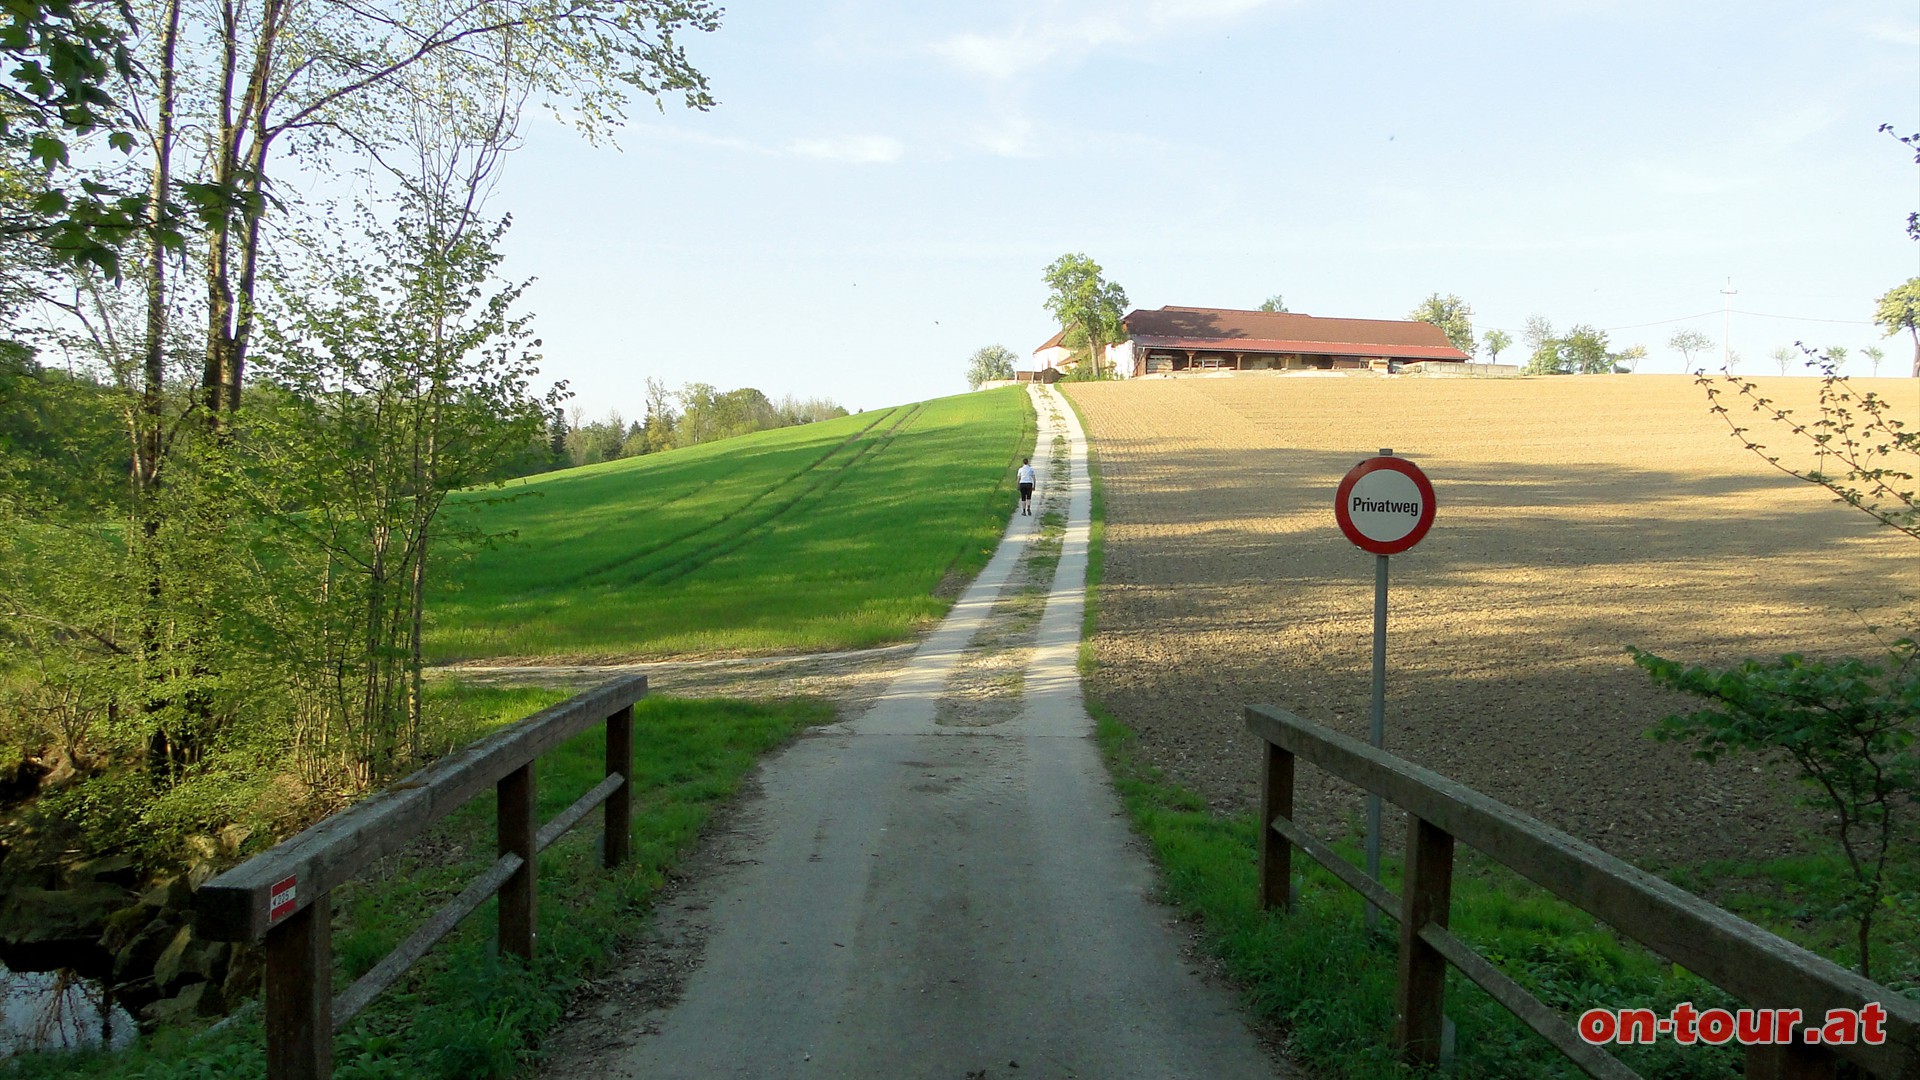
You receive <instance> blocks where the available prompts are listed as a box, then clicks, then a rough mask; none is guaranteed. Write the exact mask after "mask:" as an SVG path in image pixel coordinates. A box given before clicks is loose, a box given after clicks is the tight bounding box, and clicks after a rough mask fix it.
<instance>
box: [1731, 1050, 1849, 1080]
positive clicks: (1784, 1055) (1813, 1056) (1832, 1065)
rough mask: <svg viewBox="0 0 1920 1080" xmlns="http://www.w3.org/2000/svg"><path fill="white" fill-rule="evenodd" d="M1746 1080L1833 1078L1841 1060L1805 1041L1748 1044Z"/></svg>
mask: <svg viewBox="0 0 1920 1080" xmlns="http://www.w3.org/2000/svg"><path fill="white" fill-rule="evenodd" d="M1746 1064H1747V1067H1746V1077H1747V1080H1834V1077H1836V1076H1838V1075H1840V1059H1839V1058H1837V1057H1834V1056H1833V1054H1832V1053H1831V1052H1829V1051H1828V1050H1826V1049H1825V1048H1823V1047H1818V1046H1808V1045H1806V1044H1805V1043H1785V1044H1782V1045H1779V1046H1749V1047H1747V1063H1746Z"/></svg>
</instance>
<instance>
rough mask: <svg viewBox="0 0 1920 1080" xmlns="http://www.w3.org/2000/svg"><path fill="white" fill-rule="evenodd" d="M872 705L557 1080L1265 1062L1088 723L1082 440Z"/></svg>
mask: <svg viewBox="0 0 1920 1080" xmlns="http://www.w3.org/2000/svg"><path fill="white" fill-rule="evenodd" d="M1035 395H1036V405H1037V406H1038V407H1039V409H1040V414H1041V437H1040V450H1039V453H1038V454H1037V455H1036V461H1035V465H1036V467H1038V468H1039V470H1040V474H1041V488H1040V497H1039V498H1037V499H1036V500H1035V509H1036V513H1035V515H1034V516H1033V517H1019V516H1016V517H1015V518H1014V519H1013V521H1012V524H1011V525H1010V527H1009V529H1008V532H1007V536H1006V538H1005V539H1004V540H1003V541H1002V544H1001V547H1000V550H999V551H998V552H997V553H996V555H995V557H994V559H993V560H992V562H991V563H989V565H988V566H987V568H986V570H985V571H983V572H982V574H981V575H980V577H979V578H978V579H977V580H976V581H975V583H974V584H973V586H972V587H971V588H969V589H968V591H967V593H966V594H965V595H964V596H963V597H962V598H961V599H960V601H959V602H958V603H957V604H956V605H955V607H954V609H953V611H952V613H951V614H950V615H949V617H948V619H947V620H946V622H945V623H943V625H942V626H941V628H940V629H939V630H938V631H936V632H935V633H934V634H933V635H932V636H931V637H929V638H928V639H927V640H926V641H924V642H923V643H922V644H921V645H920V646H919V648H918V649H917V650H916V651H915V652H914V654H913V657H912V660H911V661H910V662H909V663H907V664H905V665H904V666H903V667H901V668H900V669H899V670H898V671H897V673H895V674H894V676H893V677H892V679H891V680H890V681H888V682H887V683H886V685H885V687H884V689H881V690H880V691H879V692H878V693H877V694H876V695H875V696H874V699H873V702H872V704H871V706H870V707H868V708H866V709H865V710H863V711H861V712H858V713H852V714H843V715H852V716H853V718H852V719H850V720H846V721H843V722H842V723H839V724H836V725H834V726H832V727H829V728H825V729H821V730H820V731H818V732H816V733H814V734H813V735H811V736H810V737H807V738H804V739H802V740H800V741H799V742H798V743H797V744H796V745H795V746H793V747H792V748H790V749H789V750H787V751H785V752H784V753H782V754H780V755H778V756H777V757H775V758H774V759H772V760H770V761H769V762H768V763H767V764H766V765H765V767H764V768H763V770H762V774H761V780H760V789H761V790H760V795H759V797H757V798H754V799H750V800H748V801H747V803H746V804H745V805H744V806H743V807H742V808H741V809H739V810H738V811H737V812H736V813H735V814H734V815H733V816H732V819H731V820H730V822H728V823H727V826H726V828H725V830H724V832H723V833H722V835H720V836H719V837H718V838H717V841H716V842H715V843H713V844H711V845H709V847H708V848H707V850H705V851H704V852H703V853H702V855H701V857H700V860H699V865H697V866H696V867H694V868H693V870H692V871H691V873H690V876H689V878H688V880H687V882H686V884H685V885H684V887H682V888H681V889H680V890H679V891H678V893H677V894H676V895H674V896H672V897H671V898H670V899H669V900H668V901H667V902H665V903H663V904H662V905H661V906H660V908H659V910H658V913H657V920H656V922H657V928H656V931H655V933H654V936H653V939H652V940H651V941H650V942H649V943H648V944H647V945H646V946H645V947H644V948H643V949H641V950H640V951H639V953H638V955H637V956H636V957H635V958H634V959H633V960H632V962H630V963H629V964H628V965H627V966H626V967H625V968H624V969H623V970H621V971H619V972H617V973H616V974H615V975H613V976H611V977H610V978H608V979H606V980H604V981H603V982H602V983H601V984H600V985H599V986H598V987H597V994H596V996H594V997H593V998H590V999H589V1001H588V1002H587V1003H586V1005H585V1006H584V1007H583V1013H584V1015H582V1016H581V1017H580V1018H579V1019H578V1020H577V1022H575V1023H574V1024H573V1025H572V1026H571V1027H570V1028H569V1029H567V1030H566V1031H565V1032H563V1033H562V1034H561V1035H560V1036H559V1037H558V1038H556V1040H555V1041H554V1042H553V1043H552V1045H551V1054H552V1057H551V1059H550V1064H549V1066H548V1068H547V1070H546V1073H545V1075H548V1076H552V1077H575V1076H609V1077H642V1076H644V1077H649V1078H652V1077H686V1078H702V1080H704V1078H708V1077H760V1076H764V1077H793V1076H820V1077H896V1076H897V1077H951V1078H953V1080H963V1078H979V1080H986V1078H1007V1077H1022V1078H1025V1077H1045V1078H1056V1077H1119V1078H1124V1077H1141V1078H1149V1077H1151V1078H1173V1077H1196V1078H1197V1077H1209V1078H1213V1077H1224V1078H1235V1077H1250V1078H1251V1077H1271V1076H1274V1075H1276V1072H1275V1069H1276V1066H1275V1063H1274V1061H1273V1060H1272V1058H1271V1057H1270V1055H1269V1053H1268V1051H1267V1050H1266V1049H1265V1048H1264V1047H1263V1046H1262V1045H1261V1043H1260V1042H1259V1041H1258V1040H1257V1039H1256V1038H1255V1037H1254V1035H1253V1034H1251V1033H1250V1032H1249V1030H1248V1029H1247V1027H1246V1026H1245V1024H1244V1023H1243V1022H1242V1021H1241V1019H1240V1018H1239V1015H1238V1012H1237V1010H1236V1008H1235V1006H1234V1004H1233V1002H1232V999H1231V996H1230V994H1229V993H1228V992H1227V991H1226V990H1225V989H1224V988H1223V987H1221V986H1219V985H1216V984H1214V983H1211V982H1210V981H1209V980H1208V979H1207V978H1206V977H1205V976H1204V975H1203V974H1202V969H1204V967H1205V964H1204V962H1202V961H1198V960H1196V959H1194V958H1193V957H1192V956H1191V955H1189V954H1188V952H1187V950H1186V946H1187V945H1188V944H1189V942H1188V940H1187V938H1186V936H1185V935H1184V934H1183V933H1182V932H1181V930H1180V928H1179V926H1178V923H1177V920H1176V919H1175V917H1174V915H1173V913H1172V912H1171V911H1170V910H1168V909H1166V908H1164V907H1161V906H1159V905H1158V904H1157V903H1155V901H1154V900H1153V899H1152V894H1153V893H1154V891H1155V888H1156V885H1155V879H1154V873H1153V870H1152V867H1151V865H1150V863H1149V861H1148V860H1147V858H1146V856H1145V855H1144V854H1143V853H1142V852H1141V851H1140V850H1139V849H1138V848H1137V846H1136V845H1135V843H1134V840H1133V838H1132V836H1131V834H1130V831H1129V830H1128V827H1127V825H1126V821H1125V818H1124V816H1123V814H1122V812H1121V809H1120V806H1119V803H1118V800H1117V799H1116V797H1115V796H1114V794H1113V792H1112V790H1111V787H1110V785H1109V784H1108V782H1107V779H1106V774H1105V770H1104V768H1103V767H1102V765H1101V763H1100V761H1099V758H1098V755H1097V752H1096V749H1095V747H1094V745H1093V743H1092V740H1091V738H1090V735H1091V731H1092V725H1091V722H1090V720H1089V719H1088V717H1087V715H1086V712H1085V710H1084V708H1083V707H1082V705H1081V700H1080V688H1079V680H1078V678H1077V675H1076V672H1075V658H1076V652H1077V646H1078V641H1079V631H1080V622H1081V611H1082V607H1081V604H1082V601H1083V597H1084V582H1085V573H1086V538H1087V521H1088V511H1089V503H1090V497H1089V490H1088V486H1087V482H1086V471H1085V468H1086V466H1085V456H1084V444H1083V442H1082V439H1081V434H1080V432H1079V430H1078V425H1077V423H1076V422H1075V421H1074V419H1073V417H1072V414H1071V412H1070V411H1069V410H1067V409H1066V408H1065V407H1064V405H1063V403H1061V402H1060V401H1059V399H1058V398H1057V397H1056V396H1055V395H1054V393H1053V392H1052V391H1042V390H1038V389H1036V390H1035Z"/></svg>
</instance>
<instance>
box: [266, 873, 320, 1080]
mask: <svg viewBox="0 0 1920 1080" xmlns="http://www.w3.org/2000/svg"><path fill="white" fill-rule="evenodd" d="M330 900H331V896H330V894H328V893H324V892H323V893H321V894H320V895H319V896H316V897H314V898H313V903H311V904H308V905H307V906H306V907H304V908H302V909H300V910H299V911H296V912H294V913H293V914H291V915H289V916H287V917H286V920H285V921H284V922H281V923H280V924H279V925H277V926H275V927H274V928H273V929H271V930H269V931H267V937H266V953H267V977H266V999H267V1000H266V1020H267V1080H327V1078H328V1077H330V1076H332V1075H333V905H332V903H331V902H330Z"/></svg>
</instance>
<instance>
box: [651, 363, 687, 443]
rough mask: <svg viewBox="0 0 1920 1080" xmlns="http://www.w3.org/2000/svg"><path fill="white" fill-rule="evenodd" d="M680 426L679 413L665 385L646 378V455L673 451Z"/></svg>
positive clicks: (670, 392)
mask: <svg viewBox="0 0 1920 1080" xmlns="http://www.w3.org/2000/svg"><path fill="white" fill-rule="evenodd" d="M679 424H680V411H679V410H678V409H676V408H674V407H673V392H672V391H670V390H668V389H667V384H666V383H663V382H661V381H660V380H659V379H656V378H654V377H652V376H648V377H647V419H646V423H645V425H644V426H645V429H646V433H647V453H649V454H657V453H659V452H660V451H662V450H671V449H673V445H674V439H675V437H676V433H677V430H678V428H679Z"/></svg>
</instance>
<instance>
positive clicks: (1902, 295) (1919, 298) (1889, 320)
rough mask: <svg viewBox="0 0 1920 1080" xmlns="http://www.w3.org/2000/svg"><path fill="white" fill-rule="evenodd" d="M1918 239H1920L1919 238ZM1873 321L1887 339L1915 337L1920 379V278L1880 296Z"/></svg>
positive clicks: (1915, 363) (1915, 368) (1915, 366)
mask: <svg viewBox="0 0 1920 1080" xmlns="http://www.w3.org/2000/svg"><path fill="white" fill-rule="evenodd" d="M1916 239H1920V236H1917V237H1916ZM1873 321H1874V322H1875V323H1877V324H1879V327H1880V329H1881V330H1882V331H1883V332H1884V335H1885V336H1886V337H1892V336H1894V335H1895V334H1898V333H1899V332H1900V331H1902V330H1905V331H1906V332H1907V333H1908V334H1909V335H1911V336H1912V337H1913V377H1914V378H1916V379H1920V277H1913V278H1908V279H1907V280H1906V282H1905V284H1901V285H1895V286H1894V287H1893V288H1891V289H1888V290H1887V291H1886V292H1884V293H1882V294H1880V301H1879V303H1878V304H1877V305H1875V307H1874V310H1873Z"/></svg>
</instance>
